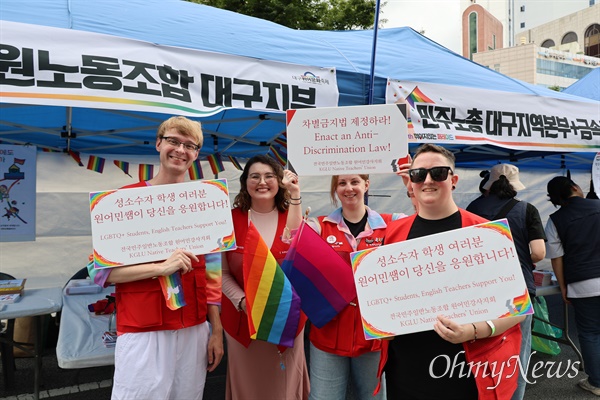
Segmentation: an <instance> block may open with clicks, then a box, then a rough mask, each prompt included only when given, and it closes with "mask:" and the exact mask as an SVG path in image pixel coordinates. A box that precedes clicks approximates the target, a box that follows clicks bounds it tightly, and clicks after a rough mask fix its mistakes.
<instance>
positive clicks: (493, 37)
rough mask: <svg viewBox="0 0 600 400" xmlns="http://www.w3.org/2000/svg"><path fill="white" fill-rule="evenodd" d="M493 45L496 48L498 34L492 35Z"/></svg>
mask: <svg viewBox="0 0 600 400" xmlns="http://www.w3.org/2000/svg"><path fill="white" fill-rule="evenodd" d="M492 46H494V49H496V35H492Z"/></svg>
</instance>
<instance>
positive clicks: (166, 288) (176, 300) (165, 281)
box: [158, 271, 186, 310]
mask: <svg viewBox="0 0 600 400" xmlns="http://www.w3.org/2000/svg"><path fill="white" fill-rule="evenodd" d="M158 281H159V282H160V287H161V288H162V292H163V295H164V296H165V301H166V303H167V307H169V309H170V310H177V309H178V308H181V307H183V306H185V304H186V303H185V298H184V297H183V285H182V284H181V272H179V271H177V272H174V273H173V274H171V275H169V276H159V277H158Z"/></svg>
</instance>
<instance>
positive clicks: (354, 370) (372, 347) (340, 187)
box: [287, 164, 410, 400]
mask: <svg viewBox="0 0 600 400" xmlns="http://www.w3.org/2000/svg"><path fill="white" fill-rule="evenodd" d="M407 166H408V164H406V165H402V166H400V167H401V168H403V167H404V168H406V167H407ZM291 186H292V188H290V191H291V193H292V195H293V196H294V197H295V198H300V186H299V184H298V183H296V184H294V185H291ZM369 186H370V181H369V175H364V174H351V175H334V176H332V178H331V189H330V196H331V201H332V203H333V204H334V205H336V206H337V202H338V200H339V201H340V202H341V207H340V208H337V209H336V210H335V211H333V212H332V213H331V214H329V215H327V216H321V217H318V218H316V219H314V218H311V219H309V221H308V223H309V224H310V225H311V226H312V227H313V228H314V229H315V230H316V231H317V233H319V234H320V235H321V236H322V237H323V238H324V239H325V240H326V241H327V243H329V244H330V245H331V247H332V248H333V249H334V250H335V251H336V252H337V253H338V254H340V255H341V256H342V257H343V258H344V259H345V260H346V261H347V262H348V273H349V274H351V273H352V270H351V266H350V265H351V264H350V253H351V252H353V251H357V250H364V249H369V248H374V247H378V246H381V244H382V243H383V239H384V237H385V232H386V228H387V226H388V224H389V223H390V222H391V221H392V220H394V219H398V218H402V217H406V215H404V214H379V213H377V212H376V211H374V210H372V209H370V208H369V207H368V206H367V205H366V204H365V194H366V193H367V191H368V190H369ZM409 196H410V195H409ZM299 225H300V223H299V222H297V220H294V221H290V220H289V219H288V224H287V227H288V229H290V231H291V232H292V234H293V233H294V230H295V229H297V228H298V226H299ZM317 267H318V268H327V260H323V264H321V265H319V266H317ZM309 337H310V368H309V370H310V399H311V400H345V399H346V390H347V388H348V384H349V383H351V384H352V391H353V394H354V398H355V399H358V400H370V399H385V394H384V392H381V393H379V394H378V395H377V396H375V397H374V396H373V391H374V390H375V388H376V387H377V384H378V380H377V364H378V361H379V358H380V350H381V340H366V339H365V334H364V331H363V327H362V318H361V314H360V307H359V305H358V299H357V298H355V299H354V300H353V301H352V302H351V303H350V304H349V305H348V306H346V308H344V309H343V310H342V311H341V312H340V313H339V314H338V315H337V316H336V317H335V318H333V319H332V320H331V321H330V322H328V323H327V324H325V325H324V326H323V327H321V328H317V327H316V326H314V325H311V327H310V334H309Z"/></svg>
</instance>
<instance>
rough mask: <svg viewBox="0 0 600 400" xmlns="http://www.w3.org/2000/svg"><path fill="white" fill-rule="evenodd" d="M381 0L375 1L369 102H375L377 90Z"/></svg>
mask: <svg viewBox="0 0 600 400" xmlns="http://www.w3.org/2000/svg"><path fill="white" fill-rule="evenodd" d="M379 9H380V0H377V1H376V2H375V22H374V24H373V50H372V51H371V75H370V76H369V104H373V97H374V96H373V92H374V91H375V88H374V86H375V53H376V51H377V30H378V29H379Z"/></svg>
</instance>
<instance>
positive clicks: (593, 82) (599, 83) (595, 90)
mask: <svg viewBox="0 0 600 400" xmlns="http://www.w3.org/2000/svg"><path fill="white" fill-rule="evenodd" d="M562 93H567V94H572V95H575V96H581V97H587V98H588V99H593V100H596V101H600V68H594V69H593V70H591V71H590V72H589V73H588V74H587V75H586V76H584V77H583V78H581V79H579V80H578V81H577V82H575V83H574V84H572V85H571V86H569V87H568V88H566V89H565V90H563V91H562Z"/></svg>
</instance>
